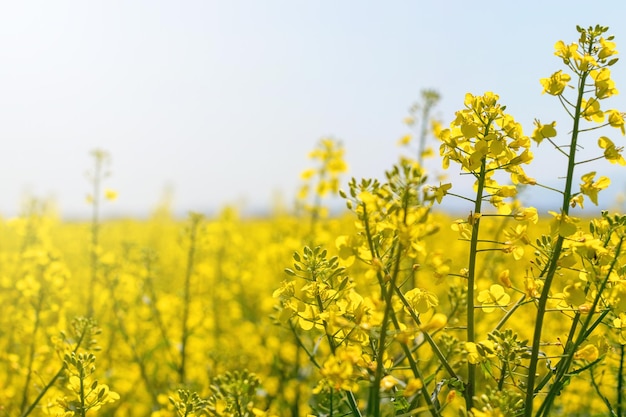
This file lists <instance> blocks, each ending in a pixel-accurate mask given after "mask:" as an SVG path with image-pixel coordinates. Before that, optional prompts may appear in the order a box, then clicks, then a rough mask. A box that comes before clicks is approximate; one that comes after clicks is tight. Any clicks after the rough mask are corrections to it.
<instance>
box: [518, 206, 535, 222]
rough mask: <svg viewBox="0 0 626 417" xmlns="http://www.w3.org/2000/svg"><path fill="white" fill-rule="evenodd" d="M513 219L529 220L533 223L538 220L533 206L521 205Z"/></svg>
mask: <svg viewBox="0 0 626 417" xmlns="http://www.w3.org/2000/svg"><path fill="white" fill-rule="evenodd" d="M515 220H518V221H529V222H532V223H533V224H537V222H538V221H539V214H537V209H536V208H535V207H521V208H520V209H519V210H517V212H516V213H515Z"/></svg>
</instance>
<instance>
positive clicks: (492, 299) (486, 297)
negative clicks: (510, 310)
mask: <svg viewBox="0 0 626 417" xmlns="http://www.w3.org/2000/svg"><path fill="white" fill-rule="evenodd" d="M478 301H479V302H480V303H482V305H483V311H484V312H485V313H491V312H492V311H495V309H496V307H504V306H506V305H508V304H509V301H511V296H510V295H508V294H507V293H506V292H504V288H503V287H502V285H499V284H493V285H492V286H491V287H489V289H488V290H483V291H481V292H480V294H478Z"/></svg>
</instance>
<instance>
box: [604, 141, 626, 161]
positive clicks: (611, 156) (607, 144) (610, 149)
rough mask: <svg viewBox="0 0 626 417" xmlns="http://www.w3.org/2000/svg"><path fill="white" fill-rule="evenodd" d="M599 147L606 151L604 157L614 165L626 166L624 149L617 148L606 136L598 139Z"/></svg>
mask: <svg viewBox="0 0 626 417" xmlns="http://www.w3.org/2000/svg"><path fill="white" fill-rule="evenodd" d="M598 145H599V146H600V148H602V149H604V157H605V158H606V160H607V161H609V162H610V163H612V164H619V165H626V160H624V157H623V156H622V149H623V148H619V149H618V148H616V147H615V144H614V143H613V141H612V140H611V139H609V138H607V137H606V136H602V137H600V139H598Z"/></svg>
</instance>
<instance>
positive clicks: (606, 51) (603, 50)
mask: <svg viewBox="0 0 626 417" xmlns="http://www.w3.org/2000/svg"><path fill="white" fill-rule="evenodd" d="M615 46H616V45H615V42H611V41H608V40H606V39H604V38H600V51H598V58H600V59H602V60H604V59H606V58H608V57H610V56H613V55H615V54H616V53H617V51H616V50H615Z"/></svg>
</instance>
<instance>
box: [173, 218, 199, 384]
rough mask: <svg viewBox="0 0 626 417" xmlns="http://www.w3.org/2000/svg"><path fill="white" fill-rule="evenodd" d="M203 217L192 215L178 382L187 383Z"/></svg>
mask: <svg viewBox="0 0 626 417" xmlns="http://www.w3.org/2000/svg"><path fill="white" fill-rule="evenodd" d="M200 221H201V216H200V215H199V214H195V213H192V214H191V224H190V230H189V250H188V252H187V268H186V270H185V284H184V285H185V286H184V294H183V318H182V331H181V341H180V344H181V349H180V368H179V369H178V381H179V382H180V383H181V384H184V383H185V378H186V372H185V371H186V369H185V368H186V364H187V348H188V347H189V346H188V342H189V336H190V329H189V311H190V307H191V276H192V275H193V268H194V258H195V253H196V239H197V234H198V227H199V225H200Z"/></svg>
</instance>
